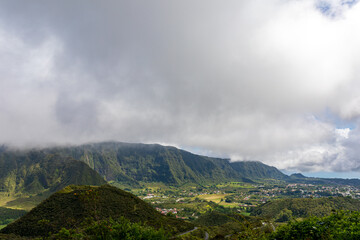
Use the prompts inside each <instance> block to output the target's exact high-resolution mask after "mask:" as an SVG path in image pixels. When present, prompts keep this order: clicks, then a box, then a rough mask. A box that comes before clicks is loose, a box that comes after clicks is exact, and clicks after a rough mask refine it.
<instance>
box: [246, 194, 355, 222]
mask: <svg viewBox="0 0 360 240" xmlns="http://www.w3.org/2000/svg"><path fill="white" fill-rule="evenodd" d="M336 210H351V211H359V210H360V200H357V199H352V198H349V197H330V198H289V199H280V200H275V201H270V202H267V203H265V204H263V205H260V206H259V207H256V208H254V209H253V211H252V213H251V215H253V216H261V217H265V218H272V219H274V220H277V221H282V222H284V221H288V220H290V219H291V218H305V217H310V216H318V217H322V216H326V215H329V214H331V213H332V212H333V211H336Z"/></svg>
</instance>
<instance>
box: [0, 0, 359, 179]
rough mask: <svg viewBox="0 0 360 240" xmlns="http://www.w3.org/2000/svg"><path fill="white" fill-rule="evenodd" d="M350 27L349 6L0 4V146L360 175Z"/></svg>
mask: <svg viewBox="0 0 360 240" xmlns="http://www.w3.org/2000/svg"><path fill="white" fill-rule="evenodd" d="M359 26H360V4H357V1H346V0H267V1H262V0H261V1H260V0H251V1H244V0H228V1H220V0H216V1H215V0H206V1H205V0H203V1H194V0H192V1H189V0H182V1H165V0H163V1H161V0H153V1H145V0H143V1H139V0H132V1H121V0H116V1H115V0H105V1H95V0H77V1H70V0H64V1H48V0H35V1H27V0H23V1H21V0H16V1H13V0H3V1H1V2H0V91H1V94H0V143H2V144H6V145H9V146H17V147H29V146H30V147H37V146H51V145H58V144H61V145H62V144H82V143H88V142H98V141H108V140H114V141H122V142H143V143H160V144H165V145H173V146H177V147H180V148H182V149H186V150H189V151H192V152H195V153H199V154H204V155H208V156H216V157H225V158H230V159H231V161H244V160H258V161H262V162H264V163H265V164H269V165H271V166H275V167H277V168H279V169H282V170H286V171H289V172H304V173H309V174H316V173H321V174H322V175H321V176H323V174H324V173H326V174H328V176H339V175H341V176H346V175H347V174H348V175H349V176H350V175H351V176H352V177H357V176H358V177H360V159H359V157H358V156H360V130H359V127H358V126H359V124H360V81H359V79H358V76H360V75H359V73H360V67H359V66H360V65H359V64H360V44H359V42H360V30H359V29H360V28H359ZM326 174H325V175H326Z"/></svg>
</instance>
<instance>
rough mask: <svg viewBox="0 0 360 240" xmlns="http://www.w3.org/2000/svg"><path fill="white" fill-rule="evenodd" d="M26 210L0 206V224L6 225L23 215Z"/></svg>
mask: <svg viewBox="0 0 360 240" xmlns="http://www.w3.org/2000/svg"><path fill="white" fill-rule="evenodd" d="M25 213H26V211H24V210H17V209H11V208H4V207H0V225H6V224H9V223H10V222H12V221H14V220H15V219H18V218H19V217H21V216H23V215H25Z"/></svg>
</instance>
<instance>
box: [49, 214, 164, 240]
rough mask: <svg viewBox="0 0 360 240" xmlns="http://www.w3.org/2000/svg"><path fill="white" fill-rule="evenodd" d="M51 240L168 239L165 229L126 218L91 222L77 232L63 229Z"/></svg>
mask: <svg viewBox="0 0 360 240" xmlns="http://www.w3.org/2000/svg"><path fill="white" fill-rule="evenodd" d="M50 239H58V240H70V239H89V240H90V239H94V240H95V239H102V240H112V239H114V240H115V239H133V240H165V239H168V236H167V235H166V233H165V231H164V230H163V229H160V230H156V229H154V228H152V227H149V226H145V225H143V224H140V223H132V222H130V221H129V220H127V219H126V218H124V217H121V218H119V219H118V220H117V221H114V220H112V219H109V220H102V221H97V222H91V223H88V224H87V225H84V226H82V227H81V228H78V229H76V230H74V229H70V230H68V229H66V228H62V229H61V230H60V231H59V232H58V233H57V234H54V235H52V236H51V237H50Z"/></svg>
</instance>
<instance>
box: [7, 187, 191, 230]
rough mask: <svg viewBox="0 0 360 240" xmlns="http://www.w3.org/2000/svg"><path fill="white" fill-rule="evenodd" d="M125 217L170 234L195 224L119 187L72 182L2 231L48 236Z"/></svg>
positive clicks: (187, 228)
mask: <svg viewBox="0 0 360 240" xmlns="http://www.w3.org/2000/svg"><path fill="white" fill-rule="evenodd" d="M122 217H124V218H126V219H128V220H129V221H130V222H132V223H139V222H142V223H143V224H145V225H148V226H151V227H154V228H156V229H160V228H163V229H164V230H166V231H167V232H168V233H170V234H175V233H178V232H184V231H186V230H189V229H192V228H193V225H192V224H190V223H187V222H184V221H181V220H177V219H175V218H172V217H167V216H164V215H161V214H160V213H158V212H157V211H155V210H154V209H153V208H152V207H151V206H150V205H148V204H147V203H145V202H143V201H142V200H141V199H139V198H138V197H136V196H134V195H132V194H130V193H127V192H125V191H122V190H120V189H117V188H115V187H112V186H109V185H104V186H101V187H92V186H74V185H72V186H68V187H66V188H64V189H63V190H61V191H59V192H57V193H55V194H53V195H52V196H50V197H49V198H48V199H46V200H45V201H43V202H42V203H41V204H39V205H38V206H37V207H36V208H34V209H32V210H31V211H30V212H29V213H28V214H26V215H25V216H23V217H22V218H20V219H18V220H17V221H15V222H13V223H11V224H9V225H8V226H7V227H5V228H4V229H2V230H1V232H2V233H6V234H10V233H13V234H16V235H20V236H47V235H48V234H49V233H57V232H58V231H60V230H61V229H62V228H67V229H75V228H76V227H77V226H81V225H82V224H84V222H86V221H88V219H94V220H95V221H102V220H108V219H109V218H112V219H114V220H118V219H121V218H122Z"/></svg>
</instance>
